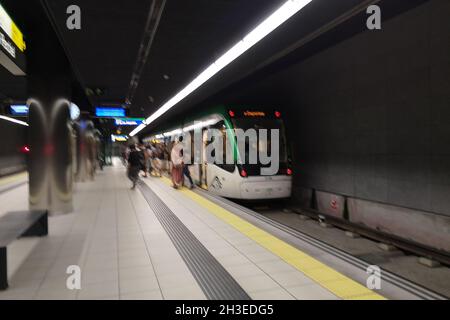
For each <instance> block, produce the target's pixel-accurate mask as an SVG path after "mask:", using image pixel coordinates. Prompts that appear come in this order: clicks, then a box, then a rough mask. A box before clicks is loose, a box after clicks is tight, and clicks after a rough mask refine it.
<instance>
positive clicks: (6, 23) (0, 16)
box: [0, 5, 26, 52]
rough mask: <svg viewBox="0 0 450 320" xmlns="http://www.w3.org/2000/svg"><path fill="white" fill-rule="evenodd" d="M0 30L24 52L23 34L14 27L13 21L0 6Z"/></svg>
mask: <svg viewBox="0 0 450 320" xmlns="http://www.w3.org/2000/svg"><path fill="white" fill-rule="evenodd" d="M0 28H1V29H2V30H3V31H4V32H5V33H6V34H7V35H8V37H9V38H10V39H11V40H12V42H13V43H14V44H15V45H16V46H17V48H19V50H20V51H22V52H24V51H25V49H26V45H25V41H24V40H23V34H22V32H21V31H20V30H19V28H18V27H17V26H16V24H15V23H14V21H12V19H11V18H10V16H9V15H8V13H7V12H6V11H5V9H3V7H2V6H1V5H0Z"/></svg>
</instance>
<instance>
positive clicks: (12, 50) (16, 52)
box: [0, 5, 26, 76]
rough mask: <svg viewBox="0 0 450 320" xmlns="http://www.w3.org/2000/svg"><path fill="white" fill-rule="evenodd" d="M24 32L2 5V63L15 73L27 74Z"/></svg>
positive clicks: (0, 51)
mask: <svg viewBox="0 0 450 320" xmlns="http://www.w3.org/2000/svg"><path fill="white" fill-rule="evenodd" d="M25 49H26V45H25V41H24V40H23V34H22V32H21V31H20V30H19V28H18V27H17V26H16V24H15V23H14V21H13V20H12V19H11V18H10V16H9V15H8V13H7V12H6V11H5V9H4V8H3V7H2V6H1V5H0V64H1V65H3V66H4V67H5V68H6V69H7V70H9V72H11V73H12V74H14V75H21V76H23V75H25V54H24V52H25Z"/></svg>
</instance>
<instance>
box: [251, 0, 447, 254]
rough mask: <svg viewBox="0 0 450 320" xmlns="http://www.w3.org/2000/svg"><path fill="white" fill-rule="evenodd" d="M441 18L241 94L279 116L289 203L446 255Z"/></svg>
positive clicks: (413, 14)
mask: <svg viewBox="0 0 450 320" xmlns="http://www.w3.org/2000/svg"><path fill="white" fill-rule="evenodd" d="M449 17H450V1H447V0H432V1H430V2H427V3H426V4H424V5H421V6H419V7H417V8H415V9H413V10H411V11H408V12H405V13H403V14H402V15H400V16H397V17H395V18H393V19H391V20H389V21H386V22H384V23H383V26H382V27H383V30H382V31H366V32H364V33H361V34H358V35H356V36H354V37H352V38H350V39H347V40H346V41H343V42H341V43H339V44H337V45H336V46H334V47H331V48H329V49H327V50H325V51H322V52H320V53H318V54H316V55H314V56H312V57H310V58H308V59H307V60H304V61H302V62H300V63H298V64H296V65H294V66H291V67H289V68H288V69H286V70H284V71H282V72H280V73H278V74H275V75H272V76H271V77H269V78H268V79H264V80H262V81H261V83H259V84H257V85H256V86H255V87H254V88H253V89H252V90H251V91H252V93H251V94H250V95H248V94H246V95H247V96H252V95H253V96H260V97H262V101H265V102H266V103H270V104H273V105H275V106H277V107H278V106H282V107H283V109H284V113H285V119H286V122H287V128H288V138H289V140H290V141H291V148H292V150H293V153H294V154H293V157H294V159H293V160H294V172H295V182H294V184H295V188H294V189H295V198H296V199H297V200H298V201H301V202H303V204H304V205H309V204H310V200H311V195H312V190H317V191H321V192H316V196H317V206H318V207H319V209H321V211H322V212H324V213H328V214H330V215H333V216H337V217H340V218H346V219H349V220H351V221H353V222H355V223H360V224H365V225H366V226H368V227H370V228H373V229H377V230H382V231H384V232H388V233H392V234H395V235H398V236H401V237H404V238H408V239H411V240H413V241H416V242H420V243H422V244H425V245H429V246H432V247H435V248H438V249H443V250H446V251H449V252H450V41H449V39H450V22H449ZM363 200H366V201H363ZM344 201H347V202H348V203H347V207H348V210H349V212H348V213H347V215H348V216H345V217H344ZM405 208H406V209H405ZM408 210H409V211H408ZM368 212H370V215H371V219H364V217H365V215H367V213H368ZM405 212H406V213H405ZM408 212H409V214H408ZM405 214H406V215H405ZM405 217H410V219H409V220H408V219H406V218H405ZM424 223H425V225H429V226H430V227H429V228H426V226H425V227H423V226H424ZM406 226H409V228H406ZM436 226H437V227H436ZM419 227H420V228H419ZM417 233H420V236H417Z"/></svg>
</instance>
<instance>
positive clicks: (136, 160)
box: [127, 145, 142, 190]
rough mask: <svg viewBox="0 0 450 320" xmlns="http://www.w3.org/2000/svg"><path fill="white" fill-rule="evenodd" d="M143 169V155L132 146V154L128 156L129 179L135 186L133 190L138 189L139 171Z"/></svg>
mask: <svg viewBox="0 0 450 320" xmlns="http://www.w3.org/2000/svg"><path fill="white" fill-rule="evenodd" d="M141 169H142V154H141V152H140V151H138V150H137V149H136V146H135V145H131V146H130V153H129V155H128V172H127V173H128V179H130V180H131V182H132V183H133V186H132V187H131V190H134V189H135V188H136V184H137V182H138V180H139V171H141Z"/></svg>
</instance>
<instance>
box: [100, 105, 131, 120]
mask: <svg viewBox="0 0 450 320" xmlns="http://www.w3.org/2000/svg"><path fill="white" fill-rule="evenodd" d="M95 115H96V116H97V117H104V118H124V117H126V115H125V109H124V108H122V107H96V108H95Z"/></svg>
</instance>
